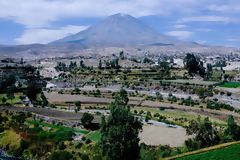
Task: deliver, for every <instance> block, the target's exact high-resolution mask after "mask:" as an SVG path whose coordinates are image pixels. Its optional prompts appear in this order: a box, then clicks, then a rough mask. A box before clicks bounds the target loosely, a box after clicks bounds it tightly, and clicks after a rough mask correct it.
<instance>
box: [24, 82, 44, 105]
mask: <svg viewBox="0 0 240 160" xmlns="http://www.w3.org/2000/svg"><path fill="white" fill-rule="evenodd" d="M39 93H41V89H40V88H38V87H37V86H36V85H35V84H33V83H30V84H29V85H28V86H27V89H26V95H27V96H28V98H29V99H30V100H31V101H36V99H37V94H39Z"/></svg>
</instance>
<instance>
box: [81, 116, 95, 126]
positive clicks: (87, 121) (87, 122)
mask: <svg viewBox="0 0 240 160" xmlns="http://www.w3.org/2000/svg"><path fill="white" fill-rule="evenodd" d="M93 119H94V117H93V115H91V114H89V113H87V112H85V113H83V116H82V118H81V122H82V125H83V126H84V128H90V127H91V124H92V120H93Z"/></svg>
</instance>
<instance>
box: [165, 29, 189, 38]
mask: <svg viewBox="0 0 240 160" xmlns="http://www.w3.org/2000/svg"><path fill="white" fill-rule="evenodd" d="M165 34H166V35H168V36H173V37H177V38H178V39H181V40H184V39H187V38H189V37H191V36H192V35H193V32H190V31H170V32H166V33H165Z"/></svg>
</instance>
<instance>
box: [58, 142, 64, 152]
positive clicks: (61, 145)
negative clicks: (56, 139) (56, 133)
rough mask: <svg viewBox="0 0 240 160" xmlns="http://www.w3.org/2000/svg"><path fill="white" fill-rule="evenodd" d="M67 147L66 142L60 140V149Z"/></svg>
mask: <svg viewBox="0 0 240 160" xmlns="http://www.w3.org/2000/svg"><path fill="white" fill-rule="evenodd" d="M65 148H66V145H65V144H64V142H60V143H59V144H58V149H59V150H64V149H65Z"/></svg>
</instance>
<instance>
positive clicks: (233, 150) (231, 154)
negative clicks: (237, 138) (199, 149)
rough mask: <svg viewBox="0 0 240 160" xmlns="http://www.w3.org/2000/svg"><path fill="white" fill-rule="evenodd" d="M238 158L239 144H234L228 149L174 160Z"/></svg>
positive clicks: (233, 159)
mask: <svg viewBox="0 0 240 160" xmlns="http://www.w3.org/2000/svg"><path fill="white" fill-rule="evenodd" d="M239 157H240V144H234V145H231V146H228V147H224V148H220V149H216V150H211V151H207V152H203V153H199V154H194V155H191V156H186V157H183V158H177V159H176V160H199V159H201V160H218V159H226V160H231V159H232V160H237V159H239Z"/></svg>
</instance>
